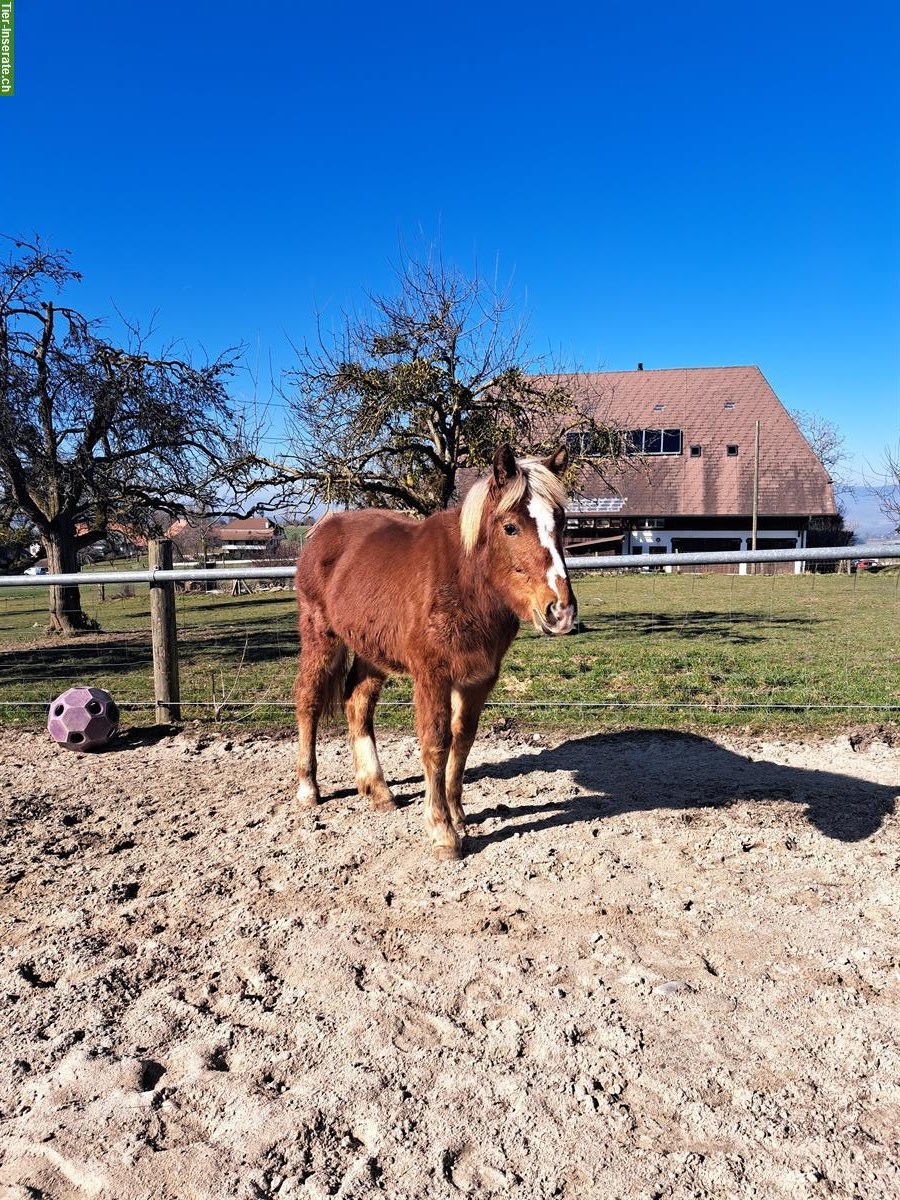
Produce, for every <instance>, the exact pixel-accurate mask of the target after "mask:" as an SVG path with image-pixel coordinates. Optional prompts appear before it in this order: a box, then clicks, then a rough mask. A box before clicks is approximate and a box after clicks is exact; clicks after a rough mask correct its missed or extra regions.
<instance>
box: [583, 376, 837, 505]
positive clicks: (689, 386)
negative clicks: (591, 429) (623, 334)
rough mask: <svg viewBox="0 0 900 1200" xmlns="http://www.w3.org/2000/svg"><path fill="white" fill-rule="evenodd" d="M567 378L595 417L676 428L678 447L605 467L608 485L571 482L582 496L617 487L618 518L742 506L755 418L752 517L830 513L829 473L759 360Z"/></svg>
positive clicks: (748, 492)
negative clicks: (693, 450) (636, 463)
mask: <svg viewBox="0 0 900 1200" xmlns="http://www.w3.org/2000/svg"><path fill="white" fill-rule="evenodd" d="M570 383H571V384H572V385H573V388H574V390H575V392H576V394H578V395H580V396H582V397H585V398H587V397H590V398H591V401H592V405H593V407H594V410H595V412H596V415H597V417H598V418H599V419H601V420H608V421H611V422H614V423H615V424H617V425H619V426H621V427H623V428H625V429H680V430H681V431H682V434H683V441H682V453H681V454H678V455H648V456H647V457H646V458H645V459H644V460H643V461H644V463H646V469H644V467H643V465H642V466H641V467H639V468H638V469H636V470H632V469H629V468H624V469H619V470H617V471H614V472H612V473H608V477H609V479H610V482H611V483H612V484H613V485H614V488H615V490H614V488H613V487H610V486H609V484H606V483H604V482H603V481H602V480H600V479H598V478H597V477H596V476H594V475H590V474H589V475H587V476H586V477H585V478H584V480H583V482H582V483H581V485H580V486H578V487H576V489H575V491H576V492H577V493H579V494H581V495H584V496H587V497H601V496H613V495H615V494H616V492H618V494H619V495H620V496H622V497H623V498H624V499H625V504H624V506H623V507H622V510H621V511H622V515H623V516H656V515H659V516H675V515H679V516H692V515H695V514H696V515H701V514H702V515H705V516H736V515H740V514H746V513H749V512H750V511H751V509H752V506H753V458H754V453H753V444H754V429H755V423H756V421H757V420H759V422H760V467H759V512H760V515H761V516H776V515H797V516H807V515H813V514H831V513H834V512H836V508H835V503H834V492H833V489H832V485H831V480H830V479H829V477H828V474H827V472H826V471H825V469H824V467H823V466H822V464H821V463H820V462H819V460H818V459H817V458H816V456H815V455H814V454H813V452H812V450H811V448H810V446H809V444H808V443H807V441H806V440H805V438H804V437H803V436H802V434H801V433H800V431H799V429H798V428H797V426H796V425H795V424H794V422H793V420H792V419H791V418H790V416H789V415H788V413H787V411H786V410H785V408H784V407H783V405H782V404H781V401H780V400H779V399H778V397H777V396H776V395H775V393H774V392H773V391H772V388H771V387H770V386H769V383H768V380H767V379H766V377H765V376H764V375H763V373H762V371H760V369H759V368H758V367H699V368H693V367H692V368H676V369H673V370H661V371H603V372H598V373H595V374H591V375H584V376H571V377H570ZM726 404H727V405H729V407H727V408H726ZM659 405H662V409H661V410H659V409H658V406H659ZM729 444H734V445H737V447H738V455H737V457H736V458H731V457H729V456H728V455H727V453H726V447H727V446H728V445H729ZM692 445H700V446H702V447H703V452H702V455H701V457H700V458H691V457H690V452H689V447H690V446H692ZM573 507H574V506H573Z"/></svg>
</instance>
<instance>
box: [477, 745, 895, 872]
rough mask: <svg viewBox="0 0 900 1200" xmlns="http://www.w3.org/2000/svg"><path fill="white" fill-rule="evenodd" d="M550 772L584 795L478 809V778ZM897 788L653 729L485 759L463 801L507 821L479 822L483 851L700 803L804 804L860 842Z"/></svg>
mask: <svg viewBox="0 0 900 1200" xmlns="http://www.w3.org/2000/svg"><path fill="white" fill-rule="evenodd" d="M547 771H565V772H569V773H571V775H572V779H573V784H574V785H575V786H577V788H578V789H579V790H578V793H577V794H576V795H574V796H571V797H570V798H567V799H563V798H555V797H554V798H553V799H548V800H546V801H541V800H537V801H530V802H529V803H526V804H520V803H517V802H515V801H513V802H511V803H510V804H506V803H498V804H493V805H489V806H487V807H481V808H478V807H477V801H476V797H477V792H478V788H477V784H478V782H479V781H480V780H488V779H491V780H513V779H518V778H525V777H527V776H528V775H529V773H533V772H547ZM898 794H900V785H898V787H889V786H886V785H884V784H878V783H870V782H868V781H867V780H865V779H860V778H858V777H855V776H850V775H840V774H837V773H835V772H831V771H820V770H812V769H809V768H806V767H793V766H784V765H781V764H779V763H772V762H767V761H758V760H754V759H748V757H747V756H746V755H743V754H740V753H736V752H735V751H733V750H728V749H725V748H724V747H722V746H720V745H718V744H717V743H716V742H713V741H710V740H709V739H708V738H704V737H698V736H697V735H695V734H689V733H672V732H670V731H660V730H652V731H650V730H648V731H640V732H638V731H632V732H628V733H614V734H595V735H592V736H589V737H583V738H573V739H571V740H569V741H566V742H563V743H561V744H560V745H558V746H553V747H548V748H547V749H544V750H541V751H539V752H538V753H533V752H531V753H529V752H524V753H520V754H517V755H516V756H515V757H513V758H509V759H506V760H505V761H503V762H494V763H483V764H481V765H480V766H476V767H473V768H471V769H470V770H468V771H467V772H466V789H465V792H464V795H463V799H464V802H467V803H466V808H467V818H468V821H469V822H471V824H473V825H478V824H480V823H482V822H484V821H486V820H489V819H491V818H495V819H496V818H502V820H503V824H502V825H501V826H500V827H499V828H496V829H490V830H488V831H485V832H484V833H479V832H477V831H474V830H473V835H472V836H470V838H469V839H468V841H469V848H470V850H472V851H475V852H477V851H478V850H481V849H483V848H484V847H485V846H488V845H490V844H491V843H494V842H502V841H505V840H506V839H508V838H511V837H514V836H515V835H516V834H518V833H531V832H537V831H539V830H544V829H552V828H554V827H555V826H560V825H572V824H575V823H577V822H579V821H596V820H597V819H598V818H603V817H609V816H617V815H619V814H622V813H640V812H644V811H651V810H662V809H681V810H686V811H689V810H694V811H696V810H699V809H705V808H722V807H726V806H728V805H731V804H737V803H739V802H746V801H754V802H758V803H765V802H766V801H771V800H777V801H782V802H783V801H791V802H794V803H798V804H802V805H803V806H804V814H805V816H806V818H807V819H808V820H809V821H810V823H811V824H812V825H813V826H815V828H816V829H818V830H819V831H820V832H821V833H823V834H824V835H825V836H826V837H830V838H835V839H836V840H838V841H842V842H858V841H861V840H862V839H864V838H867V837H870V836H871V835H872V834H873V833H875V832H876V831H877V830H878V829H879V828H880V827H881V824H882V822H883V821H884V819H885V817H887V816H889V815H890V814H892V813H893V812H894V810H895V805H896V801H897V799H898Z"/></svg>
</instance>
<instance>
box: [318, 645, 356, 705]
mask: <svg viewBox="0 0 900 1200" xmlns="http://www.w3.org/2000/svg"><path fill="white" fill-rule="evenodd" d="M349 674H350V651H349V650H348V649H347V647H346V646H345V645H344V643H343V642H341V644H340V648H339V649H338V651H337V653H336V654H335V656H334V658H333V659H332V661H331V666H330V667H329V669H328V678H327V679H326V680H325V683H324V684H323V685H322V712H323V714H324V715H325V716H328V717H334V716H337V714H338V713H340V712H341V710H342V709H343V706H344V685H345V684H346V682H347V676H348V675H349Z"/></svg>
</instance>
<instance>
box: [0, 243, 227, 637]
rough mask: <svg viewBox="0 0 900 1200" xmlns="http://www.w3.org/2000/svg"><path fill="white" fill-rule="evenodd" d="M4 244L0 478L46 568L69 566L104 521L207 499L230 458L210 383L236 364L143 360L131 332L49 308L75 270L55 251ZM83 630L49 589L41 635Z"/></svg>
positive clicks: (216, 390) (69, 599) (141, 339)
mask: <svg viewBox="0 0 900 1200" xmlns="http://www.w3.org/2000/svg"><path fill="white" fill-rule="evenodd" d="M10 240H11V241H12V239H10ZM13 247H14V248H13V252H12V254H11V256H10V257H9V259H8V261H7V262H5V263H4V264H3V265H2V267H0V484H2V487H3V489H4V491H5V492H6V493H8V494H9V496H10V497H11V498H12V501H13V502H14V504H15V506H16V508H17V509H18V511H19V512H20V513H21V514H22V515H23V517H24V518H25V519H26V520H28V521H29V522H31V523H32V524H33V526H34V527H35V528H36V529H37V531H38V534H39V536H40V539H41V542H42V543H43V547H44V552H45V554H46V556H47V561H48V564H49V567H50V571H51V572H52V573H62V574H70V573H74V572H76V571H77V570H78V551H79V549H81V548H82V547H84V546H86V545H89V544H90V543H92V542H93V541H96V540H97V539H98V538H102V537H103V536H104V535H105V533H106V531H107V529H108V527H109V526H110V524H111V522H113V521H115V522H116V523H118V524H121V525H125V526H130V527H134V528H138V529H140V528H147V527H148V525H152V522H153V514H154V513H156V512H158V511H160V510H163V511H165V512H168V513H178V512H180V511H183V509H184V507H185V505H186V504H187V503H188V502H189V501H190V499H194V500H196V499H198V498H199V499H205V500H208V499H209V498H210V497H211V496H212V495H213V494H214V493H215V490H216V487H217V483H218V481H220V480H221V479H222V478H223V477H224V474H225V473H227V472H226V468H227V464H228V462H229V461H230V459H231V458H232V457H233V456H234V453H235V446H234V443H233V439H232V436H231V431H232V430H233V428H234V425H233V418H232V413H231V409H230V405H229V403H228V398H227V395H226V392H225V387H224V381H225V379H226V378H227V377H228V376H229V374H230V373H231V372H232V370H233V368H234V366H235V361H236V359H235V356H234V354H226V355H223V356H221V357H219V358H217V359H216V360H215V361H213V362H208V363H206V364H205V365H203V366H200V367H195V366H193V365H192V363H191V362H190V361H189V359H187V358H184V357H180V356H175V355H174V354H173V352H172V347H167V348H166V349H165V350H164V351H163V352H162V353H161V354H158V355H153V354H151V353H149V352H148V349H147V344H146V337H145V336H144V335H143V334H142V333H141V331H140V330H139V329H137V328H136V327H134V326H127V327H126V335H127V336H126V341H127V343H128V344H127V345H126V346H124V347H123V346H120V345H117V344H115V343H114V342H112V341H110V340H109V339H107V338H105V337H104V336H102V334H101V327H100V324H99V322H97V321H95V320H89V319H88V318H87V317H85V316H84V315H83V314H82V313H80V312H79V311H78V310H77V309H75V308H71V307H68V306H66V305H63V304H57V303H56V302H55V301H56V298H57V296H58V294H59V293H60V292H61V291H62V289H63V288H65V287H67V286H70V285H72V284H73V283H76V282H77V281H78V280H79V279H80V278H81V277H80V275H79V274H78V273H77V272H76V271H74V270H72V268H71V267H70V265H69V258H68V255H67V254H66V253H64V252H63V253H60V252H54V251H53V250H51V249H49V248H47V247H45V246H44V245H43V244H42V243H41V242H40V241H34V242H23V241H15V242H14V243H13ZM88 625H89V621H88V618H87V617H86V615H85V614H84V612H83V611H82V609H81V600H80V593H79V590H78V588H77V587H68V586H65V587H54V588H51V595H50V627H51V629H52V630H55V631H58V632H62V633H73V632H77V631H78V630H80V629H84V628H86V627H87V626H88Z"/></svg>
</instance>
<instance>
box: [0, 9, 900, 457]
mask: <svg viewBox="0 0 900 1200" xmlns="http://www.w3.org/2000/svg"><path fill="white" fill-rule="evenodd" d="M898 34H900V18H898V12H897V5H896V4H893V3H887V2H885V3H868V2H867V0H862V2H861V3H857V4H854V5H852V6H847V5H840V6H839V5H836V4H830V3H827V2H826V3H818V4H815V5H813V4H797V3H795V4H785V3H783V2H782V3H780V4H777V5H774V4H769V3H766V2H765V0H764V2H762V3H753V4H747V3H738V4H732V5H724V4H722V3H721V0H717V2H716V3H698V4H693V3H688V4H684V5H673V4H671V3H665V4H662V3H659V4H658V3H645V4H641V3H634V2H626V0H612V2H611V0H598V2H595V3H593V4H590V5H580V4H577V3H576V4H569V5H565V6H560V7H559V8H558V9H557V8H553V7H548V6H546V5H540V6H536V5H535V6H529V4H528V3H519V4H515V5H512V4H505V3H495V4H484V3H481V4H479V5H471V4H468V3H465V2H461V3H458V4H456V5H453V6H447V7H443V6H428V5H422V4H416V5H406V4H402V5H398V4H393V5H387V6H382V7H379V6H375V5H371V4H365V5H363V4H347V3H333V4H331V5H329V6H327V7H326V6H311V5H298V4H293V3H292V4H287V3H276V2H270V3H268V4H256V5H251V4H247V3H234V2H232V0H217V2H216V3H212V2H205V3H199V2H195V3H191V2H190V0H184V2H183V3H182V4H180V5H178V6H174V5H172V6H154V5H145V4H141V5H138V4H128V3H124V4H123V3H122V2H121V0H118V2H116V3H112V2H111V0H91V2H90V3H82V4H74V3H62V2H61V0H16V95H15V97H14V98H13V99H2V100H0V140H2V148H3V161H4V166H5V169H4V185H3V189H2V193H0V229H2V230H4V231H6V232H11V233H23V234H28V233H30V232H32V231H37V232H39V233H41V234H42V235H45V236H47V237H49V238H51V239H52V241H53V242H54V244H56V245H57V246H64V247H68V248H70V249H71V250H72V252H73V256H74V262H75V264H76V265H77V266H78V268H79V269H80V270H81V271H82V272H83V273H84V275H85V283H84V284H83V285H82V287H81V289H80V296H79V302H80V304H81V306H82V307H83V308H84V309H85V310H86V311H89V312H94V313H98V314H100V313H112V310H113V305H117V306H118V307H119V308H120V309H121V310H122V311H124V312H125V313H127V314H129V315H131V316H133V317H137V318H141V319H146V318H147V317H148V316H149V314H150V313H151V312H153V311H154V310H157V311H158V326H159V329H160V332H161V334H164V335H168V336H178V337H181V338H183V339H184V340H185V341H186V342H187V343H188V344H189V345H192V346H200V345H203V346H206V347H207V348H209V349H210V350H212V351H218V350H219V349H221V348H224V347H225V346H227V345H230V344H233V343H237V342H243V343H246V344H248V345H250V346H251V347H253V349H252V351H251V357H252V356H254V355H255V353H256V347H257V346H259V347H260V349H261V354H262V360H263V362H264V363H265V361H266V360H267V358H268V357H269V356H271V358H272V361H273V362H274V364H275V366H276V369H277V368H279V367H280V366H283V365H288V364H289V362H290V349H289V345H288V338H289V337H290V338H292V339H293V340H295V341H297V340H302V338H303V337H304V336H305V335H308V334H310V333H311V331H312V329H313V314H314V310H315V308H316V307H318V308H319V309H321V310H322V311H323V312H325V313H326V314H327V313H329V312H330V311H335V310H336V309H338V308H339V307H340V306H342V305H346V304H352V303H354V302H356V301H358V300H359V299H360V298H361V295H362V292H363V289H366V288H368V289H374V290H381V289H386V288H390V286H391V263H392V261H395V260H396V258H397V255H398V241H399V239H401V238H402V239H404V240H405V241H407V242H415V240H416V238H417V237H418V236H419V234H420V231H422V232H424V235H425V237H426V238H433V237H435V236H437V235H438V234H439V235H440V237H441V239H442V242H443V247H444V253H445V257H448V258H451V259H453V260H455V261H456V262H458V263H459V264H460V265H461V266H463V267H465V268H469V267H471V266H472V264H473V262H474V261H475V259H476V258H477V260H478V262H479V264H480V265H481V267H482V268H486V269H490V270H493V268H494V265H495V263H497V264H499V271H500V276H501V278H503V279H511V280H512V287H513V293H514V294H515V295H516V296H518V297H519V298H520V299H521V300H522V301H523V302H525V303H526V304H527V307H528V309H529V311H530V313H531V322H530V333H531V340H532V343H533V345H534V347H535V348H536V349H537V350H544V349H548V348H552V349H554V350H560V351H562V352H563V353H564V354H565V355H567V356H568V357H570V358H571V359H574V360H577V361H578V362H580V363H581V364H582V365H583V366H586V367H589V368H597V367H603V366H605V367H608V368H610V369H627V368H631V367H634V366H635V365H636V364H637V362H638V361H639V360H641V361H643V362H644V364H645V366H646V367H647V368H651V367H672V366H697V365H727V364H738V363H756V364H758V365H759V366H760V367H761V368H762V370H763V371H764V372H765V374H766V375H767V377H768V378H769V380H770V382H771V383H772V385H773V386H774V388H775V390H776V392H777V393H778V394H779V396H780V397H781V399H782V400H783V402H784V403H785V404H786V405H787V406H788V407H789V408H802V409H811V410H816V411H818V412H820V413H823V414H824V415H826V416H828V417H830V418H831V419H833V420H834V421H836V422H837V423H838V424H839V425H840V426H841V428H842V429H843V430H844V432H845V434H846V436H847V439H848V442H849V443H850V446H851V447H852V449H853V451H854V454H855V458H856V469H857V471H860V470H862V469H863V467H864V464H865V462H866V461H868V462H870V463H872V464H875V463H876V462H877V460H878V459H879V457H880V455H881V451H882V448H883V447H884V445H885V444H887V443H888V442H896V441H897V439H898V438H900V338H898V328H900V320H898V318H900V286H898V285H900V251H898V240H900V235H898V229H900V224H898V213H900V204H898V200H900V186H898V182H900V181H898V175H900V167H898V162H900V155H898V149H900V137H898V129H900V123H898V115H900V111H898V110H900V105H898V90H900V89H898V82H897V79H898V72H897V70H896V62H897V61H898V57H900V36H898ZM239 389H240V390H241V391H243V392H246V391H248V390H249V385H248V384H247V382H246V381H244V382H242V383H241V384H240V385H239Z"/></svg>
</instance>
